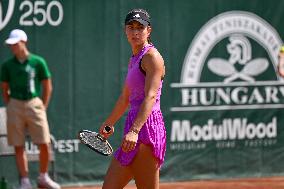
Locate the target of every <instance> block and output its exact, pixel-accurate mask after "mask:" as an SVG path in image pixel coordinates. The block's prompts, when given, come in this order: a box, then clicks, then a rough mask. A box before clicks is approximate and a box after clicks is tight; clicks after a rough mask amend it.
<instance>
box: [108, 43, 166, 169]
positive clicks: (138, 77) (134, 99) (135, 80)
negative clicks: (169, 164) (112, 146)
mask: <svg viewBox="0 0 284 189" xmlns="http://www.w3.org/2000/svg"><path fill="white" fill-rule="evenodd" d="M150 48H155V47H154V46H153V45H152V44H148V45H146V46H145V47H144V48H143V49H142V50H141V51H140V52H139V53H138V54H137V55H135V56H132V57H131V60H130V64H129V66H128V73H127V77H126V83H127V86H128V88H129V90H130V97H129V101H130V109H129V112H128V115H127V118H126V121H125V127H124V135H125V134H127V133H128V131H129V129H130V127H131V126H132V123H133V121H134V120H135V118H136V115H137V113H138V111H139V107H140V105H141V103H142V102H143V100H144V97H145V93H144V87H145V74H144V73H143V70H142V68H141V67H140V66H141V65H140V62H141V59H142V57H143V56H144V55H145V54H146V53H147V52H148V50H149V49H150ZM162 83H163V81H162V80H161V84H160V87H159V90H158V94H157V98H156V103H155V104H154V106H153V108H152V112H151V114H150V115H149V117H148V119H147V121H146V122H145V123H144V125H143V127H142V129H141V130H140V132H139V135H138V141H137V144H136V147H135V149H134V150H132V151H130V152H128V153H126V152H124V151H122V148H121V147H119V148H118V150H117V151H116V152H115V153H114V157H115V158H116V159H117V160H118V161H119V162H120V164H121V165H123V166H126V165H129V164H130V163H131V162H132V161H133V159H134V157H135V155H136V154H137V152H138V149H139V145H140V144H141V143H143V144H146V145H150V146H151V147H152V153H153V155H154V156H155V157H156V158H157V159H158V160H159V165H160V167H161V165H162V164H163V162H164V157H165V152H166V129H165V125H164V121H163V116H162V112H161V109H160V96H161V89H162Z"/></svg>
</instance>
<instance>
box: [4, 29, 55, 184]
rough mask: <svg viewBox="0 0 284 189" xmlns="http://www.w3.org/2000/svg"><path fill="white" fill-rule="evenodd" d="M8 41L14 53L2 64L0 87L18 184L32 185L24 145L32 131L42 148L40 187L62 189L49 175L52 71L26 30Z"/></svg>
mask: <svg viewBox="0 0 284 189" xmlns="http://www.w3.org/2000/svg"><path fill="white" fill-rule="evenodd" d="M5 43H6V44H7V45H8V46H9V48H10V50H11V52H12V54H13V55H14V56H13V57H12V58H10V59H8V60H7V61H5V62H4V63H3V64H2V66H1V87H2V95H3V101H4V103H5V105H6V106H7V135H8V144H9V145H12V146H14V148H15V153H16V164H17V168H18V171H19V173H20V176H21V180H20V187H19V188H20V189H32V185H31V182H30V179H29V176H28V162H27V156H26V152H25V147H24V144H25V138H26V134H29V135H30V137H31V140H32V141H33V143H35V144H37V145H38V146H39V151H40V154H39V172H40V174H39V177H38V180H37V183H38V187H40V188H48V189H60V185H59V184H58V183H56V182H54V181H53V180H51V178H50V177H49V175H48V165H49V157H50V133H49V126H48V122H47V116H46V109H47V107H48V103H49V100H50V97H51V93H52V82H51V74H50V71H49V69H48V66H47V64H46V62H45V60H44V59H43V58H42V57H40V56H38V55H35V54H32V53H30V52H29V50H28V48H27V35H26V33H25V32H24V31H23V30H19V29H14V30H12V31H11V32H10V35H9V38H8V39H7V40H6V41H5ZM41 89H42V90H41ZM41 91H42V92H41Z"/></svg>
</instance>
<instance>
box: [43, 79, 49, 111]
mask: <svg viewBox="0 0 284 189" xmlns="http://www.w3.org/2000/svg"><path fill="white" fill-rule="evenodd" d="M41 84H42V89H43V90H42V97H41V98H42V102H43V105H44V106H45V108H46V109H47V107H48V104H49V100H50V97H51V93H52V82H51V79H50V78H49V79H44V80H42V81H41Z"/></svg>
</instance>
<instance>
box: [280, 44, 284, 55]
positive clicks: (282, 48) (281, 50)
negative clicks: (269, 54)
mask: <svg viewBox="0 0 284 189" xmlns="http://www.w3.org/2000/svg"><path fill="white" fill-rule="evenodd" d="M280 52H281V53H284V45H283V46H282V47H281V48H280Z"/></svg>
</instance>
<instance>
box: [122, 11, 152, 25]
mask: <svg viewBox="0 0 284 189" xmlns="http://www.w3.org/2000/svg"><path fill="white" fill-rule="evenodd" d="M133 20H135V21H137V22H139V23H140V24H143V25H144V26H148V25H150V16H149V14H148V13H147V12H146V11H145V10H143V9H134V10H132V11H130V12H129V13H128V14H127V15H126V18H125V25H127V24H129V23H130V22H132V21H133Z"/></svg>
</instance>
